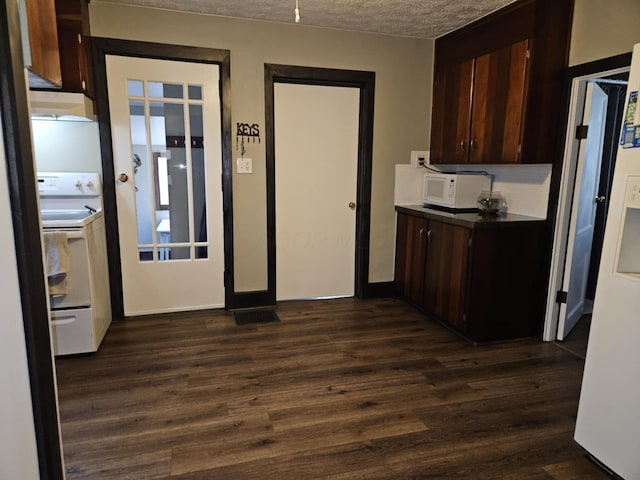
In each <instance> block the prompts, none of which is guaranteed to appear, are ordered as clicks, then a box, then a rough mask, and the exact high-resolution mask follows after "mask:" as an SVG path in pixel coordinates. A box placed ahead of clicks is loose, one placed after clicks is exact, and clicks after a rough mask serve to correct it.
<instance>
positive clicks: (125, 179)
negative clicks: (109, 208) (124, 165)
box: [118, 173, 129, 183]
mask: <svg viewBox="0 0 640 480" xmlns="http://www.w3.org/2000/svg"><path fill="white" fill-rule="evenodd" d="M118 179H119V180H120V181H121V182H122V183H125V182H126V181H127V180H129V175H127V174H126V173H121V174H120V176H119V177H118Z"/></svg>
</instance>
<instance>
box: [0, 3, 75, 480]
mask: <svg viewBox="0 0 640 480" xmlns="http://www.w3.org/2000/svg"><path fill="white" fill-rule="evenodd" d="M0 12H2V14H3V15H0V51H1V52H2V55H0V100H1V101H0V117H1V122H2V135H3V136H4V150H5V157H6V158H5V162H6V168H7V186H8V189H9V195H10V199H9V200H10V203H11V214H12V222H13V236H14V242H15V256H16V267H17V270H18V283H19V287H20V302H21V305H22V322H23V324H24V337H25V347H26V354H27V365H28V369H29V387H30V389H31V408H32V411H33V428H34V430H35V448H36V450H37V456H38V469H39V472H40V478H41V479H43V480H62V479H63V478H64V468H63V462H62V449H61V437H60V424H59V422H58V405H57V394H56V384H55V381H56V380H55V366H54V361H53V354H52V352H51V337H50V331H49V313H48V307H47V287H46V284H45V281H46V280H45V279H46V276H45V272H44V266H43V264H42V261H41V260H39V259H41V258H42V244H41V237H40V235H41V228H40V212H39V210H40V209H39V205H38V187H37V183H36V172H35V162H34V158H33V150H32V141H31V119H30V112H29V102H28V92H27V86H26V83H25V68H24V63H23V56H22V37H21V35H20V16H19V13H18V3H17V2H11V1H4V0H2V2H0ZM27 428H28V427H27ZM16 460H17V459H16Z"/></svg>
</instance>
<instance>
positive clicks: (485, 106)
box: [469, 40, 529, 163]
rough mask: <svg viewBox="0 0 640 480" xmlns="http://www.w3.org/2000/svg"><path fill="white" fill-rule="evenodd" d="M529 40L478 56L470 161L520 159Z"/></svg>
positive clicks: (474, 86)
mask: <svg viewBox="0 0 640 480" xmlns="http://www.w3.org/2000/svg"><path fill="white" fill-rule="evenodd" d="M528 52H529V41H528V40H523V41H520V42H518V43H514V44H513V45H510V46H508V47H505V48H502V49H500V50H497V51H495V52H491V53H488V54H486V55H483V56H481V57H478V58H476V62H475V73H474V82H473V106H472V111H471V140H470V148H469V162H470V163H517V162H519V161H520V154H521V144H522V131H523V119H524V109H525V94H526V86H527V66H528V57H529V53H528Z"/></svg>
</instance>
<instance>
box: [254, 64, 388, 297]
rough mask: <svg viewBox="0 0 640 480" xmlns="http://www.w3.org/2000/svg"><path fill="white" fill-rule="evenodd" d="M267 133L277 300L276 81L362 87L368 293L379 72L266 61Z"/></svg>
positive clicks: (271, 268) (360, 247) (271, 283)
mask: <svg viewBox="0 0 640 480" xmlns="http://www.w3.org/2000/svg"><path fill="white" fill-rule="evenodd" d="M264 72H265V137H266V167H267V256H268V258H267V275H268V284H267V295H268V299H269V302H270V303H272V304H275V301H276V190H275V189H276V185H275V132H274V101H273V86H274V83H293V84H304V85H326V86H334V87H355V88H358V89H360V125H359V130H358V173H357V178H358V186H357V205H358V207H357V210H356V239H355V240H356V241H355V245H356V252H355V254H356V261H355V263H356V264H355V289H354V291H355V295H356V296H357V297H360V298H362V297H365V296H368V295H369V294H370V291H372V289H373V287H372V286H371V284H370V283H369V236H370V235H369V234H370V230H371V170H372V152H373V107H374V99H375V73H374V72H365V71H355V70H338V69H329V68H313V67H297V66H290V65H274V64H265V66H264Z"/></svg>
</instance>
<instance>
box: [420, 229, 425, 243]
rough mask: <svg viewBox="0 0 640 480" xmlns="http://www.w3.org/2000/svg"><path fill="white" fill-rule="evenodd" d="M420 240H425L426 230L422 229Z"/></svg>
mask: <svg viewBox="0 0 640 480" xmlns="http://www.w3.org/2000/svg"><path fill="white" fill-rule="evenodd" d="M419 233H420V240H424V228H421V229H420V232H419Z"/></svg>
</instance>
